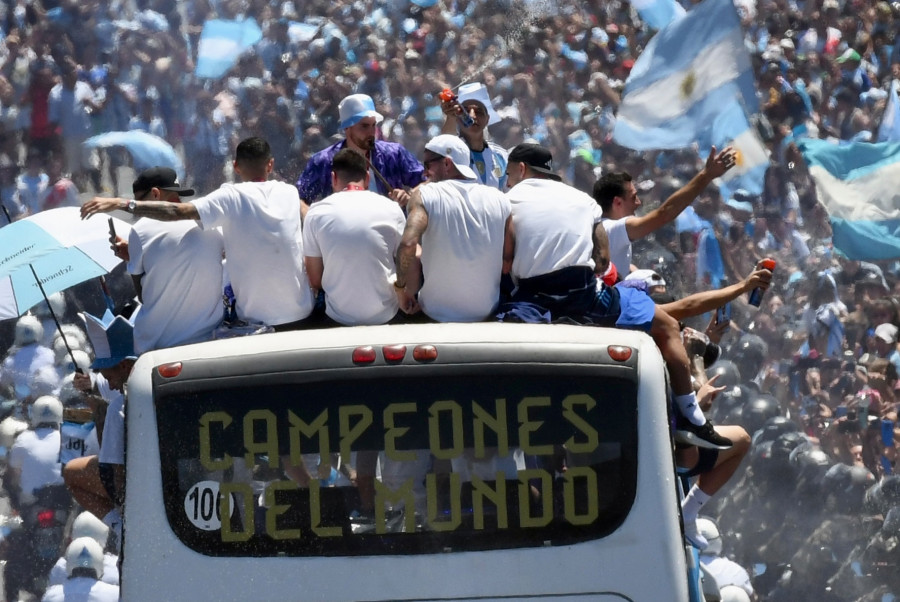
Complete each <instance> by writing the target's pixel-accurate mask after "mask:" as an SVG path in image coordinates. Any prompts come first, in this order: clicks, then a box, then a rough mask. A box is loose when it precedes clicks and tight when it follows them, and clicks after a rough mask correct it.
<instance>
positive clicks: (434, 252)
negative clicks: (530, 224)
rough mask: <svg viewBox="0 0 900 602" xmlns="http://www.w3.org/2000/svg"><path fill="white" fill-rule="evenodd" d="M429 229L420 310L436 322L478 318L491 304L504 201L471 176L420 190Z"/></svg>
mask: <svg viewBox="0 0 900 602" xmlns="http://www.w3.org/2000/svg"><path fill="white" fill-rule="evenodd" d="M420 190H421V193H422V201H423V204H424V206H425V211H426V212H427V213H428V227H427V228H426V230H425V233H424V234H423V235H422V272H423V274H424V278H425V281H424V283H423V284H422V288H421V290H419V304H420V305H421V306H422V310H423V311H424V312H425V313H426V314H427V315H428V316H429V317H431V318H432V319H434V320H437V321H438V322H477V321H480V320H484V319H486V318H487V317H488V316H489V315H490V314H491V313H492V312H493V311H494V309H495V308H496V305H497V300H498V298H499V296H500V273H501V271H502V269H503V236H504V232H505V229H506V219H507V218H508V217H509V214H510V207H509V200H508V199H507V198H506V195H504V194H503V193H502V192H500V191H499V190H497V189H496V188H491V187H489V186H484V185H482V184H477V183H475V182H474V181H472V180H445V181H443V182H432V183H429V184H426V185H424V186H422V187H421V188H420Z"/></svg>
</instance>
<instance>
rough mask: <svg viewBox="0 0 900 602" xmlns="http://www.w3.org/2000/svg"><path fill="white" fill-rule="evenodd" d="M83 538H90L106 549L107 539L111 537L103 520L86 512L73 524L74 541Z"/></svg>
mask: <svg viewBox="0 0 900 602" xmlns="http://www.w3.org/2000/svg"><path fill="white" fill-rule="evenodd" d="M81 537H90V538H91V539H93V540H94V541H96V542H97V543H98V544H100V547H103V548H105V547H106V539H107V538H108V537H109V527H107V526H106V524H105V523H104V522H103V521H102V520H100V519H99V518H97V517H96V516H94V515H93V514H91V513H90V512H88V511H87V510H85V511H84V512H82V513H81V514H79V515H78V518H76V519H75V521H74V522H73V523H72V539H73V540H74V539H78V538H81Z"/></svg>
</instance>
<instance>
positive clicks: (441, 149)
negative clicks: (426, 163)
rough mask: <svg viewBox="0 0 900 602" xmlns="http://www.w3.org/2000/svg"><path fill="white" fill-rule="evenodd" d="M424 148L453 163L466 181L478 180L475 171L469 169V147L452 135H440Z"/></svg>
mask: <svg viewBox="0 0 900 602" xmlns="http://www.w3.org/2000/svg"><path fill="white" fill-rule="evenodd" d="M425 148H426V149H428V150H430V151H431V152H433V153H435V154H436V155H440V156H442V157H447V158H448V159H450V160H451V161H453V165H455V166H456V169H458V170H459V173H460V174H462V176H463V177H464V178H466V179H467V180H475V179H477V178H478V176H476V175H475V171H474V170H473V169H472V168H471V167H469V147H468V146H466V143H465V142H463V141H462V139H460V138H459V137H457V136H454V135H453V134H441V135H440V136H435V137H434V138H432V139H431V140H429V141H428V144H426V145H425Z"/></svg>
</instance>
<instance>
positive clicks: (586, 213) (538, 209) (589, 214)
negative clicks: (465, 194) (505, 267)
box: [506, 178, 600, 279]
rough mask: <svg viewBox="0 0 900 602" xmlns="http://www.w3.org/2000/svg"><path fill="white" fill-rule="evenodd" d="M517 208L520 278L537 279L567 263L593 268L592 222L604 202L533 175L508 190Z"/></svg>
mask: <svg viewBox="0 0 900 602" xmlns="http://www.w3.org/2000/svg"><path fill="white" fill-rule="evenodd" d="M506 196H507V197H508V198H509V202H510V205H511V207H512V221H513V226H514V227H515V232H516V252H515V257H514V259H513V264H512V275H513V278H515V279H520V278H532V277H534V276H541V275H543V274H549V273H551V272H555V271H557V270H561V269H563V268H568V267H573V266H585V267H589V268H591V269H593V268H594V260H593V259H591V255H592V254H593V250H594V237H593V225H594V224H595V223H596V221H599V215H600V206H599V205H598V204H597V203H596V202H595V201H594V199H593V198H591V197H590V196H588V195H587V194H585V193H583V192H581V191H580V190H578V189H577V188H572V187H571V186H568V185H567V184H563V183H562V182H556V181H554V180H546V179H539V178H528V179H527V180H522V181H521V182H519V183H518V184H516V185H515V186H513V187H512V188H511V189H510V190H509V192H507V193H506Z"/></svg>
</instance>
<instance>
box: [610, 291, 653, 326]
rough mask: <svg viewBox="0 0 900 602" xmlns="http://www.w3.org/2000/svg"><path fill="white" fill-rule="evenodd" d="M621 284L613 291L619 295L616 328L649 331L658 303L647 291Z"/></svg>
mask: <svg viewBox="0 0 900 602" xmlns="http://www.w3.org/2000/svg"><path fill="white" fill-rule="evenodd" d="M620 284H621V283H619V284H617V285H616V286H614V287H613V290H615V291H617V292H618V293H619V317H618V318H616V327H617V328H630V329H632V330H643V331H649V330H650V326H651V324H652V323H653V316H654V315H655V314H656V303H654V302H653V299H651V298H650V295H648V294H647V293H646V292H645V291H642V290H641V289H638V288H633V287H630V286H620ZM600 294H603V293H602V292H601V293H600Z"/></svg>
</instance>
